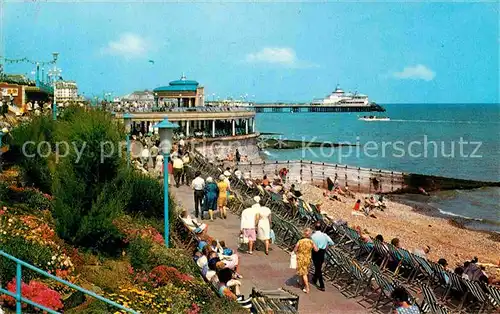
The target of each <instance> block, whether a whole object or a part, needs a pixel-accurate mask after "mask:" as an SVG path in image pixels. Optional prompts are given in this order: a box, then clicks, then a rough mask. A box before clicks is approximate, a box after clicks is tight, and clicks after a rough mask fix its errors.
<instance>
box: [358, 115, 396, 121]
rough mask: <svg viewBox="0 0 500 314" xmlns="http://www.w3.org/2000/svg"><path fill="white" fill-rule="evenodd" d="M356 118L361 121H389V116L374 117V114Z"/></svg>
mask: <svg viewBox="0 0 500 314" xmlns="http://www.w3.org/2000/svg"><path fill="white" fill-rule="evenodd" d="M358 120H361V121H391V119H390V118H389V117H376V116H363V117H360V118H359V119H358Z"/></svg>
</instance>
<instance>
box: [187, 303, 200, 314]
mask: <svg viewBox="0 0 500 314" xmlns="http://www.w3.org/2000/svg"><path fill="white" fill-rule="evenodd" d="M200 311H201V308H200V307H199V306H198V304H196V303H193V304H191V307H190V308H189V309H187V310H186V313H187V314H198V313H200Z"/></svg>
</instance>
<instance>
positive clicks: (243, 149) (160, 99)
mask: <svg viewBox="0 0 500 314" xmlns="http://www.w3.org/2000/svg"><path fill="white" fill-rule="evenodd" d="M153 96H154V104H153V105H151V104H149V103H140V102H137V101H132V102H126V101H121V102H119V103H114V104H113V109H112V111H114V112H115V116H116V118H117V119H123V118H124V114H125V113H128V114H129V115H128V116H129V117H130V119H131V125H132V129H133V130H135V131H140V132H142V133H143V134H144V133H147V132H151V130H152V129H153V126H154V125H155V124H157V123H158V122H160V121H162V120H163V119H165V118H168V120H169V121H171V122H174V123H177V124H178V125H179V129H177V130H176V136H178V137H184V138H192V139H193V141H192V143H193V145H195V146H198V147H200V150H201V151H202V152H203V153H205V154H206V156H218V157H220V158H224V157H226V156H227V155H228V154H231V153H234V150H235V149H236V148H239V149H240V153H241V155H246V156H248V158H249V159H254V158H258V156H259V154H258V151H257V146H256V139H257V136H258V134H257V132H256V128H255V111H254V109H253V108H251V107H229V106H206V105H205V96H204V87H203V86H200V84H199V83H198V82H197V81H195V80H188V79H187V78H186V77H185V76H184V75H183V76H182V77H181V78H180V79H179V80H174V81H171V82H170V83H169V84H168V85H166V86H161V87H157V88H155V89H154V90H153ZM214 141H217V143H218V145H204V144H207V143H212V142H214Z"/></svg>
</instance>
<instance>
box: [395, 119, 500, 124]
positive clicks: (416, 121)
mask: <svg viewBox="0 0 500 314" xmlns="http://www.w3.org/2000/svg"><path fill="white" fill-rule="evenodd" d="M389 121H390V122H412V123H457V124H498V123H499V122H496V121H490V122H485V121H461V120H406V119H391V120H389Z"/></svg>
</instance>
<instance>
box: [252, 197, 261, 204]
mask: <svg viewBox="0 0 500 314" xmlns="http://www.w3.org/2000/svg"><path fill="white" fill-rule="evenodd" d="M253 200H254V201H255V203H259V202H260V196H258V195H256V196H254V197H253Z"/></svg>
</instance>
